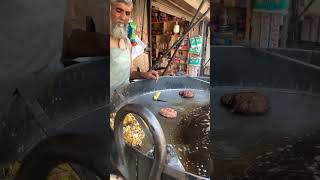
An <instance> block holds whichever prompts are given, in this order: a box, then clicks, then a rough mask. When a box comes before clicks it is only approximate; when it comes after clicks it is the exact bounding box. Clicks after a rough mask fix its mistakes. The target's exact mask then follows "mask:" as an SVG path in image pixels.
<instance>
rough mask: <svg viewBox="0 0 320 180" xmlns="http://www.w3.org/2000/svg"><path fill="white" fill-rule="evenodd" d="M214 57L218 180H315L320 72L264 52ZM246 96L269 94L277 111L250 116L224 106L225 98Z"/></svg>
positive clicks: (224, 51)
mask: <svg viewBox="0 0 320 180" xmlns="http://www.w3.org/2000/svg"><path fill="white" fill-rule="evenodd" d="M211 52H212V53H213V56H214V64H215V65H214V69H213V73H214V77H215V78H213V79H212V81H213V82H212V83H213V85H214V88H213V91H211V97H213V99H212V101H213V107H214V108H213V115H214V122H215V123H214V126H213V133H212V134H211V135H212V137H213V143H212V147H211V148H212V150H213V157H214V162H215V168H216V169H215V170H216V171H215V175H216V178H217V179H228V178H229V179H232V177H237V178H240V179H245V177H247V178H249V179H250V178H251V179H312V178H313V175H314V173H315V171H312V170H310V167H312V165H313V164H314V161H315V160H314V159H315V157H316V156H317V154H319V153H320V151H319V146H318V143H319V140H318V139H319V130H320V68H319V67H316V66H314V65H311V64H308V63H305V62H302V61H299V60H295V59H292V58H288V57H286V56H281V55H277V54H270V53H269V52H267V51H265V50H262V49H250V48H243V47H214V48H212V51H211ZM230 52H232V53H230ZM318 60H319V59H318ZM241 91H258V92H261V93H263V94H265V95H266V96H268V98H269V99H270V101H271V110H270V111H269V112H268V113H267V114H265V115H263V116H252V117H245V116H241V115H236V114H234V113H231V112H230V111H228V110H227V109H225V108H224V107H223V106H221V105H220V102H219V100H220V97H221V96H222V95H224V94H225V93H229V92H241ZM315 166H316V165H315ZM317 168H318V167H316V168H314V169H317ZM311 169H312V168H311Z"/></svg>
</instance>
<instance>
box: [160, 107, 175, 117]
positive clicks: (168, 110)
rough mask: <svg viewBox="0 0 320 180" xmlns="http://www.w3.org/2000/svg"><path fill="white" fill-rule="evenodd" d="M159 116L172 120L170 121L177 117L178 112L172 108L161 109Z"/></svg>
mask: <svg viewBox="0 0 320 180" xmlns="http://www.w3.org/2000/svg"><path fill="white" fill-rule="evenodd" d="M159 114H160V115H161V116H163V117H166V118H170V119H173V118H176V117H177V111H176V110H174V109H172V108H168V107H167V108H161V109H160V111H159Z"/></svg>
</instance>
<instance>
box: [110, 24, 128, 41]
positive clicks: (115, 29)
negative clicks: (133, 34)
mask: <svg viewBox="0 0 320 180" xmlns="http://www.w3.org/2000/svg"><path fill="white" fill-rule="evenodd" d="M110 22H111V26H110V27H111V31H110V32H111V35H112V36H113V37H115V38H118V39H125V38H127V37H128V31H127V30H128V24H123V23H114V22H112V21H110Z"/></svg>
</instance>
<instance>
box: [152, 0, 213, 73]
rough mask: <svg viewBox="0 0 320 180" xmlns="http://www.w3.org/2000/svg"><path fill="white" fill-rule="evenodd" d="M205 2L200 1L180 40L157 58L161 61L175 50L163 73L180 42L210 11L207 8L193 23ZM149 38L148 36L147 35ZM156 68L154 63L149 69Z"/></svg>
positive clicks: (203, 0)
mask: <svg viewBox="0 0 320 180" xmlns="http://www.w3.org/2000/svg"><path fill="white" fill-rule="evenodd" d="M205 1H206V0H202V2H201V4H200V6H199V8H198V9H197V12H196V14H195V15H194V16H193V19H192V20H191V23H190V26H189V28H188V29H187V30H186V31H185V32H184V33H183V35H182V37H181V38H180V39H178V40H177V41H176V42H175V43H174V44H173V45H172V46H171V47H170V48H169V49H168V50H167V51H166V52H165V53H164V54H163V55H162V56H161V57H159V58H158V60H160V59H162V58H163V57H164V56H166V55H167V54H169V53H170V52H171V49H173V48H176V50H175V52H174V54H173V56H172V57H171V59H170V61H169V62H168V65H167V67H166V69H165V71H164V73H165V72H167V70H168V68H169V66H170V64H171V62H172V59H173V58H174V56H175V54H176V52H177V50H178V49H179V47H180V45H181V43H182V40H183V39H184V38H185V37H186V35H187V34H188V33H189V32H190V31H191V29H193V28H194V27H195V26H196V25H198V24H199V23H200V22H201V21H202V20H203V19H204V18H205V17H206V16H207V14H208V13H209V12H210V9H209V8H208V9H207V11H206V12H205V13H204V14H203V15H202V16H201V17H200V18H199V19H198V20H197V21H196V22H194V21H195V20H196V19H197V17H198V15H199V12H200V10H201V8H202V6H203V4H204V3H205ZM149 26H151V23H150V25H149ZM149 36H150V34H149ZM156 66H157V63H155V64H154V65H153V66H152V67H151V69H155V67H156Z"/></svg>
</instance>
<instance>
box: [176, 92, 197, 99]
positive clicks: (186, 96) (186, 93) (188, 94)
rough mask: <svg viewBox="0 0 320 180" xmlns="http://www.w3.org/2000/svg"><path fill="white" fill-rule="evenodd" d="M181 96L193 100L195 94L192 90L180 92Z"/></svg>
mask: <svg viewBox="0 0 320 180" xmlns="http://www.w3.org/2000/svg"><path fill="white" fill-rule="evenodd" d="M179 95H180V96H182V97H184V98H192V97H193V96H194V92H193V91H191V90H184V91H180V92H179Z"/></svg>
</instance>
